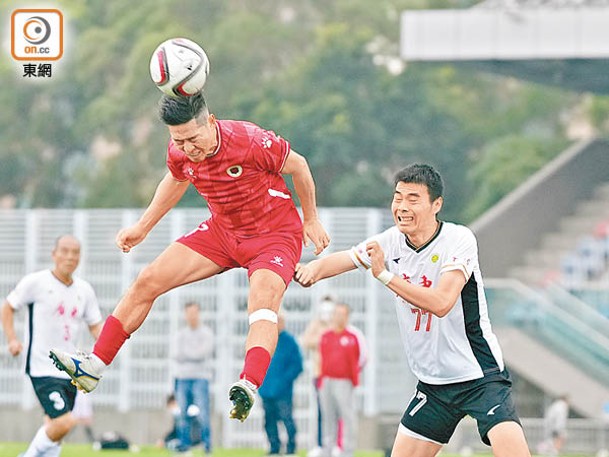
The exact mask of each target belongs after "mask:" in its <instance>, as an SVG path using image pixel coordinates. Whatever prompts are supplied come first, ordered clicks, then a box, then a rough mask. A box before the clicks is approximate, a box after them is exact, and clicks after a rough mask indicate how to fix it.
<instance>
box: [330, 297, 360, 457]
mask: <svg viewBox="0 0 609 457" xmlns="http://www.w3.org/2000/svg"><path fill="white" fill-rule="evenodd" d="M349 314H350V309H349V306H348V305H346V304H344V303H339V304H337V305H336V306H335V309H334V314H333V316H332V327H331V329H330V330H327V331H326V332H325V333H324V334H323V335H322V336H321V342H320V345H319V352H320V359H321V386H320V391H319V395H320V401H321V411H322V416H323V446H322V456H323V457H331V455H332V449H333V447H334V444H335V443H336V439H337V435H338V421H339V419H342V424H343V443H342V444H343V448H342V452H341V456H342V457H353V453H354V451H355V445H356V441H357V411H356V408H355V388H356V387H357V386H358V385H359V373H360V368H361V366H360V355H361V353H362V350H361V349H360V343H361V336H358V335H357V334H356V333H355V332H353V331H352V330H351V329H350V328H349Z"/></svg>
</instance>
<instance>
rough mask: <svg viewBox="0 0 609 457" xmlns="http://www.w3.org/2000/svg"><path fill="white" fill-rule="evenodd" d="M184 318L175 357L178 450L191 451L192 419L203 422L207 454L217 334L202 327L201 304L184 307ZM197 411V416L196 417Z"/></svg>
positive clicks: (174, 351) (176, 343) (201, 427)
mask: <svg viewBox="0 0 609 457" xmlns="http://www.w3.org/2000/svg"><path fill="white" fill-rule="evenodd" d="M184 318H185V321H186V326H184V327H183V328H181V329H180V330H179V331H178V332H177V334H176V336H175V344H174V345H173V354H172V359H173V361H174V363H175V370H174V373H175V396H176V400H177V403H178V407H179V408H180V415H179V418H178V422H177V424H176V431H177V435H178V439H179V440H180V445H179V447H178V451H179V452H186V451H188V449H190V447H191V445H192V440H191V420H193V419H194V420H197V421H198V422H199V427H200V430H201V443H202V445H203V448H204V450H205V452H207V453H211V448H212V443H211V426H210V419H211V414H210V397H209V381H210V379H211V377H212V375H213V372H212V356H213V353H214V341H215V335H214V332H213V330H212V329H211V328H210V327H208V326H206V325H202V324H201V322H200V306H199V304H198V303H197V302H188V303H186V304H185V305H184ZM193 410H194V411H196V413H197V414H192V412H193ZM189 411H190V412H191V414H190V415H189Z"/></svg>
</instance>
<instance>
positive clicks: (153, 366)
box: [0, 208, 414, 448]
mask: <svg viewBox="0 0 609 457" xmlns="http://www.w3.org/2000/svg"><path fill="white" fill-rule="evenodd" d="M140 213H141V210H130V209H116V210H114V209H112V210H14V211H0V252H1V253H2V255H1V256H0V295H2V297H5V296H6V294H7V293H8V292H9V291H10V290H11V289H12V287H14V286H15V284H16V283H17V281H18V280H19V279H20V278H21V277H22V276H23V275H25V274H26V273H30V272H32V271H36V270H39V269H43V268H47V267H49V266H50V265H51V264H50V262H51V260H50V254H51V250H52V247H53V244H54V242H55V239H56V237H57V236H59V235H61V234H64V233H73V234H74V235H76V236H77V237H78V238H79V239H80V240H81V243H82V260H81V265H80V267H79V270H78V271H77V274H78V275H80V276H82V277H83V278H85V279H87V280H88V281H90V282H91V284H92V285H93V287H94V288H95V290H96V292H97V295H98V298H99V300H100V304H101V306H102V311H103V314H104V315H108V314H109V313H110V312H111V311H112V309H113V308H114V306H115V305H116V303H117V302H118V300H119V299H120V297H121V295H122V294H123V293H124V292H125V290H126V289H127V287H128V286H129V284H130V283H131V281H132V280H133V279H134V277H135V276H136V274H137V273H138V271H139V270H140V269H141V268H142V267H143V266H145V265H146V264H147V263H148V262H150V261H151V260H152V259H153V258H154V257H155V256H156V255H158V254H159V253H160V252H161V251H162V250H163V249H164V248H165V247H166V246H167V245H168V244H169V243H170V242H171V241H173V240H174V239H176V238H177V237H178V236H179V235H181V234H182V233H185V232H186V231H188V230H191V229H192V228H194V227H196V226H197V225H198V224H199V223H200V222H201V221H202V220H204V219H205V218H206V217H207V215H208V213H207V211H206V210H203V209H196V210H195V209H176V210H173V211H172V212H171V213H169V214H168V215H167V216H166V217H165V218H164V219H163V220H162V221H161V222H160V223H159V225H158V226H157V227H156V228H155V229H154V230H153V232H151V233H150V235H149V237H148V238H147V239H146V240H145V241H144V243H142V245H141V246H138V247H137V248H136V249H135V250H134V251H133V252H132V253H130V254H128V255H125V254H122V253H121V252H120V251H119V250H118V249H117V248H116V247H115V245H114V237H115V235H116V232H117V231H118V230H119V229H120V228H121V227H123V226H126V225H129V224H130V223H132V222H133V221H134V220H136V218H137V217H138V216H139V214H140ZM386 213H388V211H387V210H381V209H366V208H357V209H353V208H332V209H321V210H320V217H321V218H322V220H323V221H324V223H325V225H326V227H327V228H328V230H329V232H330V234H331V236H332V244H331V246H330V250H329V252H332V251H333V250H340V249H345V248H348V247H350V246H351V245H353V244H355V243H358V242H360V241H362V240H363V239H365V238H366V237H368V236H370V235H372V234H375V233H378V232H379V231H381V230H382V229H384V228H385V227H386V226H387V225H388V224H390V223H391V219H390V218H388V216H387V214H386ZM312 258H313V255H312V252H311V249H308V250H306V251H305V252H304V254H303V260H304V261H308V260H310V259H312ZM247 293H248V285H247V274H246V272H245V270H233V271H229V272H227V273H224V274H222V275H219V276H217V277H215V278H212V279H209V280H206V281H203V282H200V283H196V284H192V285H189V286H185V287H181V288H178V289H176V290H174V291H172V292H170V293H168V294H166V295H164V296H163V297H161V298H159V299H158V300H157V302H156V303H155V305H154V307H153V309H152V311H151V313H150V315H149V316H148V319H147V320H146V322H145V323H144V324H143V326H142V327H141V328H140V329H139V330H138V331H137V332H136V333H135V335H134V336H133V337H132V338H131V339H130V340H129V341H128V343H127V344H126V345H125V346H124V348H123V349H122V350H121V352H120V354H119V356H118V357H117V359H116V361H115V362H114V364H113V365H112V367H111V368H110V369H109V370H108V371H107V374H106V375H105V377H104V380H103V382H102V383H101V384H100V387H99V388H98V390H96V391H95V392H94V393H92V395H91V396H92V399H93V402H94V404H95V405H100V406H102V405H103V406H108V407H114V408H117V409H118V410H119V411H129V410H135V409H161V408H164V407H165V399H166V396H167V394H168V393H170V392H171V390H172V368H171V365H170V364H169V362H168V355H169V349H170V345H171V341H172V339H171V337H170V335H171V334H172V332H174V331H175V330H176V329H177V328H178V326H179V325H180V324H181V319H182V314H183V313H182V304H183V303H184V302H185V301H187V300H190V299H196V300H198V301H199V302H200V303H201V306H202V311H203V313H202V315H203V319H205V320H206V321H207V323H208V324H209V325H211V326H212V327H213V328H214V330H215V332H216V335H217V340H218V344H217V350H216V354H215V378H214V383H213V384H212V389H211V390H212V395H213V397H214V401H213V405H214V408H215V412H216V413H217V414H218V415H219V416H220V417H223V418H226V419H223V421H224V422H223V424H222V428H223V439H222V443H221V444H222V446H224V447H250V446H253V447H263V445H264V438H263V436H261V433H260V430H262V410H261V408H260V406H255V408H254V411H253V413H252V416H251V419H248V421H246V422H245V423H243V424H240V423H239V424H237V423H235V421H230V420H228V418H227V414H226V412H227V411H228V409H229V403H228V399H227V389H228V386H229V385H230V384H231V383H232V382H233V381H234V380H235V379H237V377H238V374H239V372H240V370H241V368H242V363H243V347H244V343H245V336H246V332H247V319H246V314H245V313H246V311H245V310H246V303H247ZM328 293H332V294H333V295H335V296H337V297H338V298H339V299H340V300H342V301H345V302H346V303H348V304H349V305H350V306H351V307H352V310H353V312H352V323H353V324H354V325H356V326H357V327H359V328H360V329H361V330H362V331H363V332H364V333H365V335H366V337H367V339H368V344H369V346H370V353H371V359H370V362H369V363H368V365H367V366H366V368H365V370H364V375H363V385H362V387H361V390H360V392H359V394H358V395H359V403H360V410H361V411H362V413H363V414H365V415H374V414H377V413H379V412H390V413H392V412H401V411H402V410H403V408H404V407H405V403H406V401H407V400H408V397H409V395H410V393H411V391H412V389H413V388H414V379H413V377H412V375H411V374H410V372H409V371H408V369H407V367H406V361H405V359H404V357H403V354H402V352H403V351H402V348H401V342H400V341H401V340H400V338H399V337H398V328H397V323H396V319H395V311H394V303H393V297H392V295H391V294H389V293H387V291H386V290H384V289H383V288H382V287H381V286H379V285H378V284H377V281H374V280H373V278H372V277H371V276H370V275H364V274H362V273H360V272H352V273H348V274H346V275H343V276H341V277H339V278H333V279H330V280H328V281H325V282H322V283H320V284H318V285H316V286H315V287H313V288H311V289H304V288H301V287H300V286H298V285H296V284H291V285H290V287H289V288H288V291H287V293H286V296H285V300H284V303H283V308H284V309H285V310H286V312H287V328H288V330H289V331H291V332H292V333H294V334H295V335H296V336H298V335H300V334H301V333H302V331H303V330H304V328H305V327H306V325H307V323H308V321H309V320H310V318H311V309H312V306H313V305H314V304H315V303H316V302H317V301H319V300H320V299H321V297H322V296H324V295H326V294H328ZM24 314H25V312H22V313H18V315H17V316H18V319H20V320H19V322H23V318H24ZM19 330H20V332H22V326H21V325H19ZM2 338H3V337H2ZM82 342H83V344H82V345H83V346H84V347H85V348H87V347H90V346H91V340H90V338H83V340H82ZM380 348H382V350H380ZM0 366H1V367H2V369H1V370H0V405H4V406H12V407H15V406H21V407H23V408H31V407H33V406H35V404H36V402H35V401H34V397H33V394H32V391H31V387H30V385H29V383H28V382H24V380H25V378H24V375H23V373H22V368H21V364H20V361H17V360H14V359H12V357H10V355H9V354H8V353H7V351H6V345H5V344H0ZM379 379H382V380H383V382H382V383H381V382H378V381H377V380H379ZM314 402H315V399H314V392H313V389H312V382H311V373H310V372H309V370H307V371H306V372H305V373H304V374H303V375H302V376H301V377H300V378H299V380H298V382H297V385H296V388H295V404H296V411H295V415H296V418H297V425H298V427H299V441H301V442H300V443H299V445H301V447H303V448H306V447H308V446H310V445H312V443H313V442H314V441H315V439H314V435H315V431H316V417H315V403H314Z"/></svg>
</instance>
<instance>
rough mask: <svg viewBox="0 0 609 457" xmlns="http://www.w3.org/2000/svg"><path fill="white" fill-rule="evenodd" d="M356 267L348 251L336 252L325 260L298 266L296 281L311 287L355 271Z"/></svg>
mask: <svg viewBox="0 0 609 457" xmlns="http://www.w3.org/2000/svg"><path fill="white" fill-rule="evenodd" d="M355 268H356V267H355V265H354V263H353V261H352V260H351V257H350V256H349V252H348V251H341V252H335V253H333V254H330V255H329V256H327V257H324V258H323V259H316V260H313V261H312V262H309V263H307V264H306V265H305V264H302V263H298V264H296V271H295V272H294V279H295V280H296V282H297V283H298V284H300V285H301V286H303V287H309V286H312V285H313V284H315V283H316V282H317V281H320V280H322V279H325V278H331V277H332V276H336V275H339V274H341V273H345V272H347V271H350V270H355Z"/></svg>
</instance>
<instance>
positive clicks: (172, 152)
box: [166, 141, 188, 181]
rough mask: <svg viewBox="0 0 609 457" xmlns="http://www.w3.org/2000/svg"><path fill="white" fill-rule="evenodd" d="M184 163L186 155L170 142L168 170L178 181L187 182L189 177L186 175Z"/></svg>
mask: <svg viewBox="0 0 609 457" xmlns="http://www.w3.org/2000/svg"><path fill="white" fill-rule="evenodd" d="M183 161H184V154H182V153H181V152H180V151H179V150H178V148H176V147H175V146H174V144H173V142H171V141H170V142H169V144H168V145H167V161H166V163H167V168H169V171H170V172H171V175H172V176H173V177H174V178H175V179H177V180H178V181H186V180H187V179H188V177H187V176H186V175H185V174H184V171H183V168H182V165H183Z"/></svg>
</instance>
